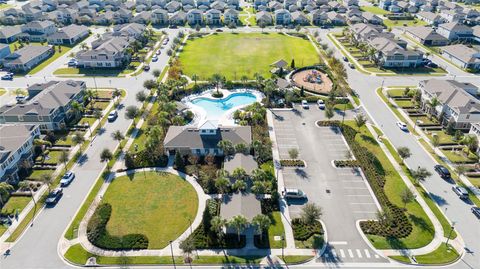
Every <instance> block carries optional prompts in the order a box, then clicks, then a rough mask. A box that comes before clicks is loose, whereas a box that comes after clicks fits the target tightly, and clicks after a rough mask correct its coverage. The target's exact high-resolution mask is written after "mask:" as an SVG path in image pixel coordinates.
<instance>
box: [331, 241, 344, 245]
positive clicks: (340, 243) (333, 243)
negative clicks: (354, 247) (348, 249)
mask: <svg viewBox="0 0 480 269" xmlns="http://www.w3.org/2000/svg"><path fill="white" fill-rule="evenodd" d="M328 244H329V245H347V244H348V242H347V241H331V242H328Z"/></svg>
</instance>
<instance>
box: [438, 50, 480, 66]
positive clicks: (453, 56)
mask: <svg viewBox="0 0 480 269" xmlns="http://www.w3.org/2000/svg"><path fill="white" fill-rule="evenodd" d="M442 56H444V57H445V58H447V59H449V60H450V61H452V62H453V63H454V64H455V65H457V66H458V67H460V68H464V69H470V70H480V50H479V49H478V48H476V47H467V46H466V45H463V44H456V45H451V46H446V47H444V48H442Z"/></svg>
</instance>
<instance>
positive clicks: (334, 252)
mask: <svg viewBox="0 0 480 269" xmlns="http://www.w3.org/2000/svg"><path fill="white" fill-rule="evenodd" d="M330 252H332V255H333V257H334V258H337V257H338V255H337V252H336V251H335V249H334V248H332V249H331V250H330Z"/></svg>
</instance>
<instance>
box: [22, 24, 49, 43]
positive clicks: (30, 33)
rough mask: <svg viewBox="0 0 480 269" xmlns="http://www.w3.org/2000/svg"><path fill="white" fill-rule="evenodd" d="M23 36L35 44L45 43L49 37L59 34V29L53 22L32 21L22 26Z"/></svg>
mask: <svg viewBox="0 0 480 269" xmlns="http://www.w3.org/2000/svg"><path fill="white" fill-rule="evenodd" d="M22 32H23V34H22V36H25V38H28V40H30V41H33V42H43V41H46V40H47V37H48V36H49V35H51V34H53V33H55V32H57V27H56V26H55V23H53V22H52V21H32V22H28V23H26V24H25V25H23V26H22Z"/></svg>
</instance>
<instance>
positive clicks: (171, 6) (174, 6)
mask: <svg viewBox="0 0 480 269" xmlns="http://www.w3.org/2000/svg"><path fill="white" fill-rule="evenodd" d="M181 8H182V3H180V2H178V1H171V2H168V3H167V4H166V5H165V9H166V10H167V11H168V12H169V13H173V12H175V11H178V10H180V9H181Z"/></svg>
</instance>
